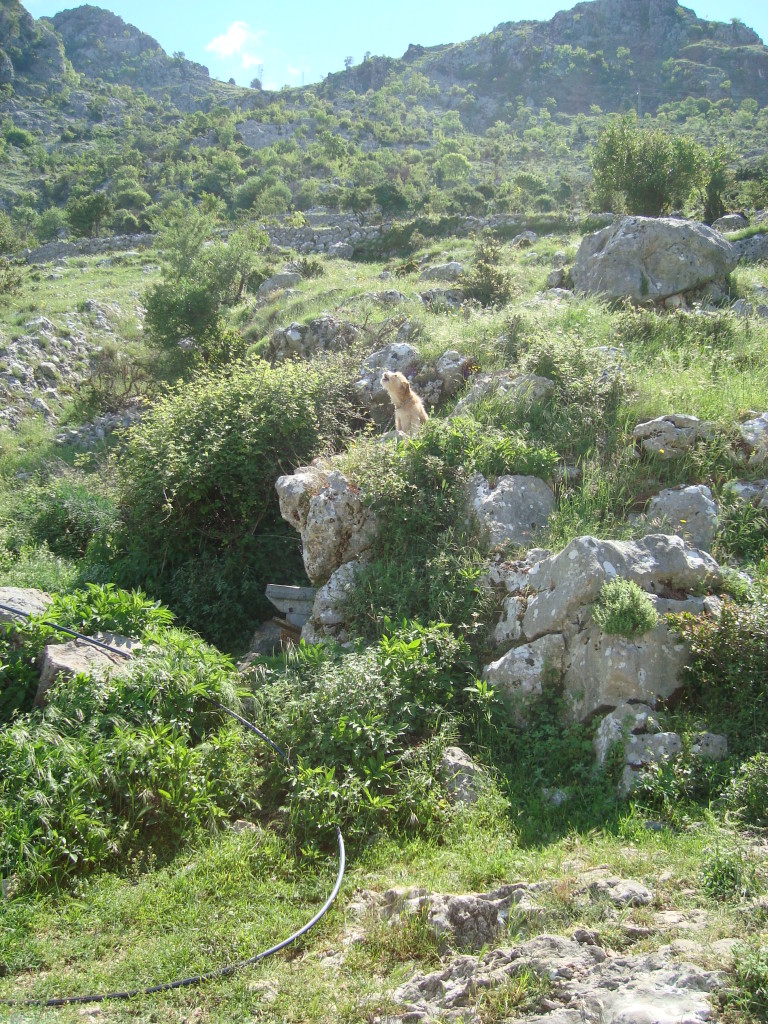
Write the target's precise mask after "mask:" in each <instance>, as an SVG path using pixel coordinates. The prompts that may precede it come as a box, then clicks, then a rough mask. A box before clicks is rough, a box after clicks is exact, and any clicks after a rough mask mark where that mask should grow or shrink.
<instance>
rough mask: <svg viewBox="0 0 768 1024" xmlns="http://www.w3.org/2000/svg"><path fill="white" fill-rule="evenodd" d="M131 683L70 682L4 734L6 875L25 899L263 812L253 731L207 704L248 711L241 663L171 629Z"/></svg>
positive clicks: (170, 850) (136, 667)
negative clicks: (239, 684) (257, 796)
mask: <svg viewBox="0 0 768 1024" xmlns="http://www.w3.org/2000/svg"><path fill="white" fill-rule="evenodd" d="M162 643H163V649H162V650H159V649H157V648H155V649H153V650H151V651H147V652H145V653H144V655H143V656H142V657H141V658H140V659H137V660H136V661H135V662H134V663H133V665H132V666H131V669H130V673H129V674H128V675H126V676H117V677H113V678H112V679H111V680H110V681H109V682H104V683H99V684H97V683H95V682H94V681H93V680H92V679H90V678H89V677H87V676H82V675H81V676H76V677H75V678H73V679H70V680H65V681H61V682H59V683H58V684H56V685H55V686H54V687H53V688H52V689H51V690H50V691H49V692H48V705H47V707H46V710H45V714H44V715H43V714H41V712H39V711H36V712H33V713H31V714H29V715H26V716H22V717H20V718H18V719H17V720H16V721H15V722H14V723H13V724H12V725H6V726H2V727H0V876H2V877H3V878H5V879H9V880H10V881H11V885H12V887H13V888H14V890H15V891H17V892H20V891H24V890H26V889H34V891H35V892H37V893H40V892H41V891H44V890H45V889H46V888H47V887H49V886H61V885H63V884H65V883H66V882H67V881H68V880H69V879H71V878H73V877H75V876H82V875H87V874H90V873H92V872H93V871H96V870H104V869H110V868H114V869H118V868H119V867H120V866H121V865H124V864H126V863H127V861H128V859H129V858H130V856H131V855H132V854H134V853H136V852H139V851H146V850H147V849H148V848H150V849H152V851H153V852H154V853H155V854H156V855H157V857H158V858H159V859H161V860H162V859H165V858H167V857H169V856H172V855H173V854H174V853H175V852H176V851H177V850H178V848H179V846H180V845H181V843H182V842H184V841H188V840H189V838H190V837H192V836H194V834H195V833H196V832H198V831H200V830H201V829H208V828H211V827H212V826H213V825H215V824H216V822H218V821H220V820H221V819H222V818H225V817H227V816H229V815H234V816H242V815H244V814H249V813H253V811H254V810H255V809H257V805H256V803H255V801H254V799H253V797H252V795H251V794H252V793H253V791H254V789H255V786H256V774H257V767H256V763H255V761H254V758H253V749H252V743H251V742H250V740H249V739H248V738H247V737H246V734H244V733H243V731H242V730H241V729H240V728H239V727H237V726H236V725H234V724H232V725H230V723H229V721H228V720H227V721H225V722H223V720H222V713H221V712H220V711H218V710H217V709H216V708H215V707H213V706H212V705H211V704H210V703H209V702H208V701H207V700H206V695H210V696H211V697H213V698H215V699H216V700H218V701H220V702H221V703H223V704H226V705H228V706H235V705H236V698H235V693H236V691H235V685H234V684H235V680H236V675H235V672H234V668H233V666H232V664H231V663H230V662H228V661H227V660H226V659H223V658H222V657H221V655H219V654H217V653H216V652H214V651H211V650H210V649H208V648H206V647H205V645H204V644H202V643H201V642H200V641H199V640H195V639H193V638H191V637H188V636H185V635H183V634H181V633H179V632H177V631H166V632H165V633H164V634H163V637H162Z"/></svg>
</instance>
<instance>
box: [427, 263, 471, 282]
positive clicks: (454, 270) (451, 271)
mask: <svg viewBox="0 0 768 1024" xmlns="http://www.w3.org/2000/svg"><path fill="white" fill-rule="evenodd" d="M463 273H464V265H463V264H462V263H458V262H457V261H456V260H452V261H451V262H450V263H441V264H439V265H438V266H436V267H426V268H425V269H424V270H422V272H421V273H420V274H419V280H420V281H458V280H459V278H460V277H461V275H462V274H463Z"/></svg>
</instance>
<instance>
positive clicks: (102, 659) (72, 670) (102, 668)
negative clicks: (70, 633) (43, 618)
mask: <svg viewBox="0 0 768 1024" xmlns="http://www.w3.org/2000/svg"><path fill="white" fill-rule="evenodd" d="M93 639H94V640H100V641H101V642H102V643H104V644H108V645H109V646H110V647H117V648H118V649H119V650H121V651H124V652H125V654H127V655H130V654H131V653H132V652H133V651H136V650H138V649H139V648H140V647H141V643H140V641H138V640H132V639H130V638H129V637H126V636H120V635H119V634H118V633H97V634H96V635H95V636H94V638H93ZM39 664H40V682H39V683H38V687H37V693H36V694H35V704H38V705H39V704H44V703H45V700H46V697H45V695H46V693H47V691H48V690H49V689H50V688H51V686H53V684H54V683H55V682H56V680H57V679H58V678H59V676H63V677H65V678H67V679H71V678H72V677H73V676H76V675H78V674H79V673H84V674H85V675H88V676H91V677H92V678H93V679H105V678H106V677H107V676H110V675H123V674H124V673H125V672H127V671H128V665H129V659H128V658H124V657H122V656H121V655H119V654H112V653H111V652H110V651H105V650H104V649H103V648H101V647H94V646H93V645H92V644H89V643H87V641H85V640H71V641H69V642H68V643H64V644H49V645H48V646H47V647H44V648H43V651H42V654H41V655H40V658H39Z"/></svg>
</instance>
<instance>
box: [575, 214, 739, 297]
mask: <svg viewBox="0 0 768 1024" xmlns="http://www.w3.org/2000/svg"><path fill="white" fill-rule="evenodd" d="M735 265H736V254H735V252H734V249H733V246H732V245H731V244H730V242H728V241H726V239H725V238H723V236H722V235H721V234H720V233H719V232H717V231H714V230H713V229H712V228H710V227H708V226H707V225H706V224H700V223H699V222H698V221H689V220H678V219H676V218H674V217H658V218H656V217H623V218H622V219H621V220H619V221H617V222H616V223H614V224H612V225H610V227H607V228H603V230H602V231H597V232H595V233H594V234H591V235H586V236H585V237H584V238H583V239H582V242H581V245H580V246H579V251H578V253H577V255H576V261H575V263H574V265H573V281H574V285H575V288H576V290H577V291H579V292H584V293H589V294H595V295H601V296H603V297H604V298H606V299H608V300H613V299H631V300H632V301H633V302H645V301H653V302H658V301H660V300H662V299H666V298H668V297H669V296H671V295H678V294H680V293H684V292H688V291H692V290H693V289H696V288H700V287H702V286H703V285H705V284H707V283H708V282H709V281H722V280H724V279H725V278H726V277H727V276H728V274H729V273H730V272H731V270H733V268H734V266H735Z"/></svg>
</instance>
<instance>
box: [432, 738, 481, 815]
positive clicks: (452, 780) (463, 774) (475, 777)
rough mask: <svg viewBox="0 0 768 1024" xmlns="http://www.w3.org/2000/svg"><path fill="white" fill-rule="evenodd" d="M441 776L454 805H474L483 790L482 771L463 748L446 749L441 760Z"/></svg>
mask: <svg viewBox="0 0 768 1024" xmlns="http://www.w3.org/2000/svg"><path fill="white" fill-rule="evenodd" d="M440 775H441V776H442V779H443V782H444V784H445V788H446V791H447V793H448V799H449V800H450V801H451V802H452V803H460V804H473V803H475V802H476V801H477V799H478V797H479V796H480V794H481V792H482V790H483V775H482V771H481V769H480V768H479V766H478V765H476V764H475V762H474V761H473V760H472V758H471V757H470V756H469V754H466V753H465V752H464V751H463V750H462V749H461V747H446V748H445V750H444V751H443V756H442V757H441V758H440Z"/></svg>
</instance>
